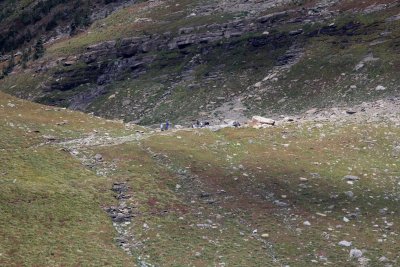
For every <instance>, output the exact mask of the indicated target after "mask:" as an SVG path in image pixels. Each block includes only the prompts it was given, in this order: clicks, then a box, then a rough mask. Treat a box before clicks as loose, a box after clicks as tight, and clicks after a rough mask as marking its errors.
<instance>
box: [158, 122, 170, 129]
mask: <svg viewBox="0 0 400 267" xmlns="http://www.w3.org/2000/svg"><path fill="white" fill-rule="evenodd" d="M170 126H171V124H170V123H169V120H166V121H165V123H161V124H160V130H161V131H168V129H169V128H170Z"/></svg>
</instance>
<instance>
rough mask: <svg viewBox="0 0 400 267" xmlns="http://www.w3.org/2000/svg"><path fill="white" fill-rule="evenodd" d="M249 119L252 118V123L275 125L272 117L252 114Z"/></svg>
mask: <svg viewBox="0 0 400 267" xmlns="http://www.w3.org/2000/svg"><path fill="white" fill-rule="evenodd" d="M251 120H252V121H253V122H254V123H259V124H269V125H275V120H273V119H268V118H264V117H261V116H253V117H252V118H251Z"/></svg>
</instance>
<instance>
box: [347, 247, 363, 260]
mask: <svg viewBox="0 0 400 267" xmlns="http://www.w3.org/2000/svg"><path fill="white" fill-rule="evenodd" d="M362 255H363V253H362V251H361V250H359V249H356V248H353V249H351V250H350V258H356V259H358V258H361V257H362Z"/></svg>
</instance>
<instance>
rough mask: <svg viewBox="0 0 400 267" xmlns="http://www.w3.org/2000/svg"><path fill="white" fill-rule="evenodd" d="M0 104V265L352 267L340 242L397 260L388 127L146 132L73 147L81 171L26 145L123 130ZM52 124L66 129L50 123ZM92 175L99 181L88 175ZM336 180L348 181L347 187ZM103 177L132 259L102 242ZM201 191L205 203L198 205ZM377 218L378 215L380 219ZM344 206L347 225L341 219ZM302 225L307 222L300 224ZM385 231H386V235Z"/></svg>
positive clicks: (60, 156)
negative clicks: (121, 208) (122, 213)
mask: <svg viewBox="0 0 400 267" xmlns="http://www.w3.org/2000/svg"><path fill="white" fill-rule="evenodd" d="M1 96H2V97H1V100H0V108H1V109H2V110H1V111H2V112H1V115H0V121H1V122H2V123H1V124H0V127H1V131H0V137H1V138H0V140H1V142H0V148H1V150H0V162H1V166H2V169H1V171H0V183H1V189H0V190H1V194H0V196H1V197H0V202H1V205H0V207H1V214H2V216H1V217H0V220H1V221H0V222H1V224H0V225H1V226H0V236H1V240H2V241H1V242H0V250H1V252H0V254H1V256H0V263H1V264H2V265H6V266H19V265H26V266H43V265H52V266H65V265H67V266H70V265H84V266H99V265H106V266H130V265H132V264H134V263H135V262H137V260H138V259H139V258H141V259H144V260H145V261H146V262H149V263H152V264H156V265H160V266H189V265H193V266H210V265H215V264H217V265H218V264H222V263H225V264H226V265H229V266H245V265H246V266H265V265H268V266H281V265H284V264H289V265H293V264H295V265H296V266H310V264H312V262H311V261H312V260H317V261H318V264H322V263H323V260H321V259H320V256H322V257H327V259H328V261H329V262H332V264H335V265H337V264H342V265H346V266H356V262H355V261H352V260H350V259H349V258H348V253H349V249H348V248H341V247H339V246H338V245H337V243H338V242H339V241H341V240H348V241H353V244H354V247H357V248H359V249H365V250H366V252H365V256H366V257H367V258H369V259H370V260H371V264H372V265H376V264H379V263H378V259H379V257H381V256H383V255H384V256H386V257H388V258H389V259H390V260H392V261H394V262H395V261H396V260H398V259H397V258H396V255H397V251H398V250H399V247H398V244H397V234H398V231H399V230H400V229H399V226H398V225H397V224H396V221H398V212H399V208H398V201H399V198H398V183H399V174H400V169H399V166H398V164H397V158H396V157H394V156H393V155H392V150H393V146H394V145H395V144H396V142H397V136H398V135H399V134H400V131H399V129H398V128H396V127H394V126H391V125H388V124H386V123H384V122H382V123H380V124H377V125H369V124H363V123H361V124H349V125H342V126H340V125H331V124H329V123H327V124H324V125H323V127H318V128H317V127H314V125H313V124H312V123H309V124H302V125H295V124H292V125H287V126H279V127H275V128H269V129H264V130H255V129H252V128H244V129H224V130H220V131H217V132H211V131H208V130H199V131H177V132H167V133H163V134H161V133H155V134H154V133H153V134H146V136H145V138H143V139H142V140H140V141H135V142H130V143H124V144H120V145H108V146H92V147H91V146H87V147H82V148H79V149H78V150H79V153H80V157H84V158H87V159H90V158H92V157H93V156H94V155H95V154H97V153H100V154H101V155H102V156H103V162H101V163H97V164H96V165H95V166H94V168H90V169H86V168H85V167H84V166H83V165H81V163H80V162H79V161H78V160H77V159H74V158H72V157H71V156H70V155H69V153H67V152H65V151H63V150H60V147H59V146H58V145H52V144H48V145H39V144H40V143H42V142H43V141H44V140H45V139H44V138H43V135H50V134H51V135H53V136H54V137H55V138H57V139H59V140H65V139H71V138H80V137H84V136H87V135H89V134H91V133H93V130H96V131H98V133H97V134H98V135H99V136H104V135H106V133H108V134H109V136H114V137H118V136H125V135H129V134H131V133H132V130H126V129H125V128H124V127H123V125H122V124H120V123H118V122H113V121H105V120H103V119H99V118H95V117H90V116H87V115H85V114H82V113H77V112H71V111H67V110H62V109H56V108H47V107H44V106H40V105H36V104H31V103H28V102H26V101H22V100H17V99H15V98H12V97H10V96H7V95H5V94H2V95H1ZM8 104H14V105H15V106H13V107H11V106H10V105H8ZM18 114H21V115H18ZM60 120H61V121H62V120H68V123H67V124H65V125H62V126H60V125H57V122H59V121H60ZM37 131H39V132H37ZM284 144H288V145H284ZM38 145H39V146H38ZM110 166H113V167H112V168H111V167H110ZM103 169H106V170H107V173H108V175H107V177H104V176H97V175H96V172H97V171H100V172H101V171H102V170H103ZM314 173H317V175H316V174H314ZM347 174H352V175H357V176H359V177H360V181H358V182H355V183H354V185H349V184H347V183H346V182H345V181H344V180H343V176H345V175H347ZM300 177H305V178H307V179H308V181H307V182H301V181H300ZM114 181H115V182H127V184H128V185H129V187H130V190H131V194H132V199H130V200H129V201H128V203H129V205H132V206H133V207H134V210H135V212H134V215H135V216H134V218H133V220H132V223H131V224H130V225H129V227H127V229H128V231H129V232H130V233H131V234H132V235H133V236H134V239H135V241H137V242H138V244H140V245H138V246H137V247H136V248H135V249H133V251H132V252H133V256H132V257H129V256H127V255H126V254H124V253H123V252H122V251H121V250H119V249H118V248H117V246H116V245H115V244H114V241H113V238H114V237H115V236H116V233H115V232H114V231H113V229H112V225H111V221H110V219H109V218H108V217H107V215H106V213H105V212H104V211H102V207H105V206H110V205H113V204H115V203H116V201H115V200H114V199H113V197H112V194H111V191H110V190H109V189H110V188H111V185H112V182H114ZM178 184H179V185H180V186H179V188H177V185H178ZM300 184H305V185H306V187H304V186H301V185H300ZM346 191H352V192H353V193H354V195H355V198H354V199H350V198H349V197H347V196H346V195H345V194H344V192H346ZM204 192H206V193H209V194H210V197H207V196H205V197H201V196H200V195H201V193H204ZM271 194H273V196H272V195H271ZM333 195H338V196H337V198H332V196H333ZM276 199H278V200H280V201H284V202H287V203H288V204H289V206H288V208H280V207H278V206H277V205H275V204H274V203H273V201H274V200H276ZM209 200H213V201H215V202H208V201H209ZM332 205H333V206H332ZM382 208H387V209H388V211H389V212H388V214H386V215H381V214H380V211H379V210H380V209H382ZM357 209H358V210H359V217H358V219H357V220H351V222H349V223H345V222H343V220H342V218H343V217H344V216H347V217H350V216H349V214H348V213H351V212H355V211H356V210H357ZM320 213H322V214H326V216H321V215H318V214H320ZM306 220H308V221H310V222H311V226H309V227H308V226H304V225H303V222H304V221H306ZM385 221H387V222H395V224H394V225H393V226H390V227H389V228H387V227H385V226H386V224H385ZM374 224H378V225H379V227H374V226H373V225H374ZM144 225H146V227H144ZM204 225H209V226H205V227H204ZM338 225H341V227H338ZM255 229H257V234H253V231H254V230H255ZM262 234H264V236H263V237H261V235H262ZM265 234H268V235H267V236H266V235H265ZM379 239H384V240H385V241H382V242H380V241H378V240H379ZM274 259H275V261H274Z"/></svg>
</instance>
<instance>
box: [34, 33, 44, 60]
mask: <svg viewBox="0 0 400 267" xmlns="http://www.w3.org/2000/svg"><path fill="white" fill-rule="evenodd" d="M43 54H44V46H43V39H42V38H39V40H38V41H37V42H36V44H35V53H34V54H33V58H34V59H39V58H41V57H42V56H43Z"/></svg>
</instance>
